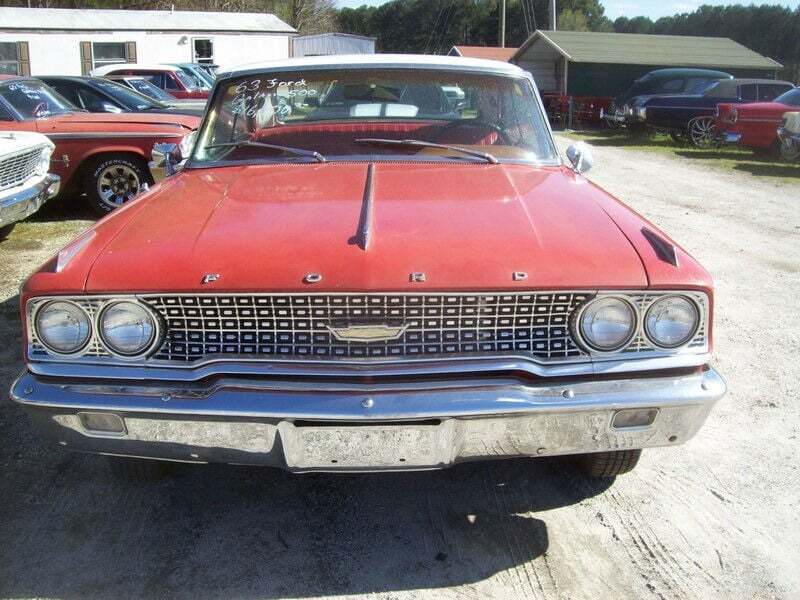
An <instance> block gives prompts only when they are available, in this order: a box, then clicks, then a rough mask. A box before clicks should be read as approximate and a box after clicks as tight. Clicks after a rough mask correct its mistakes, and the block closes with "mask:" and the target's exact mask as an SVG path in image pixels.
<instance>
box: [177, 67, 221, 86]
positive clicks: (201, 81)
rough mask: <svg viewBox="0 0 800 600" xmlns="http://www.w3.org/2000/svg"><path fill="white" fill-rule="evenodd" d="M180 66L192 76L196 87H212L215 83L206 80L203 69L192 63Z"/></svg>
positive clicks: (183, 71)
mask: <svg viewBox="0 0 800 600" xmlns="http://www.w3.org/2000/svg"><path fill="white" fill-rule="evenodd" d="M180 68H181V72H182V73H183V74H184V75H188V76H189V77H190V78H191V80H192V81H193V82H194V86H195V87H197V88H211V85H213V84H210V83H209V82H208V81H206V75H205V73H204V72H203V70H202V69H195V68H194V67H192V66H190V65H181V66H180Z"/></svg>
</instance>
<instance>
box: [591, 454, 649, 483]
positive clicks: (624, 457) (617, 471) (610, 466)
mask: <svg viewBox="0 0 800 600" xmlns="http://www.w3.org/2000/svg"><path fill="white" fill-rule="evenodd" d="M641 456H642V451H641V450H616V451H614V452H596V453H594V454H581V455H580V456H577V457H575V460H576V463H577V466H578V468H579V469H580V470H581V471H583V472H584V473H585V474H586V475H589V476H590V477H616V476H617V475H622V474H623V473H628V472H630V471H633V469H634V467H635V466H636V464H637V463H638V462H639V457H641Z"/></svg>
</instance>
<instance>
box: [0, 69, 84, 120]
mask: <svg viewBox="0 0 800 600" xmlns="http://www.w3.org/2000/svg"><path fill="white" fill-rule="evenodd" d="M0 96H2V97H3V99H4V100H6V101H7V102H8V103H9V104H11V106H13V107H14V108H15V109H16V111H17V112H18V113H19V114H20V115H22V118H23V119H41V118H43V117H49V116H50V115H60V114H64V113H70V112H73V111H76V110H78V109H77V108H76V107H75V106H73V105H72V104H70V102H69V100H67V99H66V98H64V97H63V96H61V95H59V94H58V93H57V92H56V91H55V90H53V89H52V88H50V87H48V86H46V85H45V84H43V83H42V82H40V81H33V80H31V79H22V80H20V81H11V82H9V83H7V84H5V85H0Z"/></svg>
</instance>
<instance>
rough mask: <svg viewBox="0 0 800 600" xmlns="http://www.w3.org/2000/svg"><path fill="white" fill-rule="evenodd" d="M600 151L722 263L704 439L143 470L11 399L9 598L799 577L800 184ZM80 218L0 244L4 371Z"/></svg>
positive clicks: (484, 591)
mask: <svg viewBox="0 0 800 600" xmlns="http://www.w3.org/2000/svg"><path fill="white" fill-rule="evenodd" d="M559 143H560V144H561V145H562V147H563V146H564V145H566V140H561V139H560V140H559ZM595 158H596V167H595V169H594V171H592V173H591V177H592V178H593V179H594V180H595V181H597V182H598V183H599V184H600V185H603V186H604V187H606V188H607V189H609V190H610V191H612V192H613V193H615V194H617V195H618V196H620V197H621V198H622V199H624V200H625V201H627V202H628V203H629V204H630V205H632V206H633V207H634V208H635V209H636V210H638V211H640V212H641V213H643V214H644V215H646V216H647V217H648V218H650V219H651V220H653V221H654V222H655V223H657V224H658V225H660V226H661V227H663V228H664V229H665V230H666V231H668V232H670V233H671V234H672V235H673V236H674V237H675V238H676V239H678V240H679V241H680V242H681V243H682V244H683V245H684V246H685V247H686V248H687V249H688V250H689V251H690V252H691V253H692V254H694V255H695V256H696V257H697V258H698V259H699V260H700V261H701V262H702V263H703V264H704V265H705V266H706V267H707V268H708V269H709V270H710V271H711V272H712V273H713V274H714V275H715V277H716V281H717V286H718V292H717V305H716V330H715V338H716V348H715V351H716V356H717V358H716V363H717V366H718V368H719V370H720V371H721V372H722V374H723V375H724V376H725V377H726V378H727V380H728V384H729V388H730V392H729V395H728V396H727V397H726V399H724V400H723V401H722V402H721V403H720V404H718V406H717V408H716V409H715V411H714V412H713V413H712V416H711V418H710V419H709V421H708V423H707V424H706V426H705V427H704V428H703V429H702V430H701V432H700V433H699V434H698V436H697V437H696V438H695V439H694V440H692V441H691V442H689V443H688V444H686V445H684V446H681V447H679V448H671V449H663V450H660V449H659V450H650V451H646V452H645V454H644V456H643V458H642V461H641V463H640V465H639V467H638V468H637V470H636V471H634V472H633V473H632V474H630V475H627V476H624V477H620V478H618V480H617V481H616V482H615V483H614V484H613V485H612V486H609V484H608V483H594V482H590V481H587V480H585V479H580V478H577V477H575V476H574V474H573V473H572V472H571V471H570V470H569V469H568V468H566V466H565V464H564V462H563V461H560V460H554V459H552V460H551V459H543V460H538V461H536V460H512V461H507V462H500V463H482V464H474V465H462V466H458V467H456V468H453V469H450V470H447V471H441V472H428V473H413V474H402V473H395V474H375V475H358V476H356V475H339V476H332V475H302V476H297V475H289V474H285V473H282V472H278V471H272V470H267V469H245V468H231V467H216V466H210V467H185V468H181V469H180V470H179V471H178V472H177V473H176V476H175V477H174V478H172V479H169V480H166V481H163V482H159V483H155V484H151V485H136V484H132V483H125V482H119V481H117V480H115V479H113V478H112V476H111V475H110V473H109V472H108V471H107V469H106V467H105V464H104V462H103V460H102V459H99V458H97V457H92V456H81V455H70V454H66V453H62V452H60V451H59V450H58V449H56V448H51V447H49V446H43V445H42V444H40V442H39V441H38V440H37V438H36V436H35V434H34V432H33V431H32V429H31V427H30V424H29V421H28V419H27V417H26V416H25V415H24V414H23V413H22V412H21V411H20V410H19V409H18V408H17V407H16V406H15V405H13V404H11V403H10V402H0V469H1V472H2V479H1V480H0V539H1V540H2V541H0V597H2V598H17V597H21V598H32V597H54V598H76V597H81V598H108V597H125V598H130V597H147V598H155V597H170V598H180V597H185V598H204V597H224V598H240V597H261V598H275V597H304V598H305V597H317V596H325V597H328V596H335V595H344V596H351V595H353V596H354V595H360V594H369V595H376V596H377V595H380V596H385V597H391V598H400V597H403V598H416V597H421V596H431V597H437V598H455V597H459V598H460V597H475V598H478V597H481V598H483V597H496V598H504V599H505V598H517V597H526V598H528V597H534V598H602V597H611V598H619V597H640V598H650V597H653V598H704V599H705V598H787V599H788V598H797V597H798V596H800V571H798V569H797V562H798V559H800V551H799V550H798V548H800V520H799V519H798V518H797V514H798V509H800V473H798V464H800V461H799V460H798V459H799V458H800V451H799V450H798V448H800V445H798V425H800V412H798V411H797V410H796V406H795V405H794V402H795V401H796V398H797V397H798V396H800V389H798V380H800V366H799V364H800V363H798V360H797V354H798V350H800V334H799V333H798V332H800V326H797V325H795V326H790V325H788V324H789V323H790V322H791V321H792V320H793V319H795V318H796V317H797V314H798V313H797V309H796V307H795V303H796V298H797V297H798V294H800V276H799V275H798V273H799V272H800V182H798V184H797V185H779V184H768V183H765V182H764V181H763V180H759V179H758V178H757V177H754V176H752V175H750V174H746V173H741V172H726V171H722V170H720V171H716V170H711V171H709V169H708V168H706V167H698V166H695V165H692V164H691V162H690V161H688V160H685V159H676V158H674V157H671V156H666V155H659V154H652V153H637V152H635V151H630V150H624V149H619V148H613V147H603V148H597V149H596V151H595ZM87 224H88V221H87V220H85V217H82V216H80V215H78V216H74V215H70V216H68V217H62V216H61V215H60V213H59V212H58V211H55V210H48V212H47V213H46V214H45V216H44V217H43V218H42V217H40V219H39V220H38V221H36V222H32V223H26V224H24V225H22V226H20V227H19V228H18V230H17V231H15V233H14V234H13V235H12V237H11V238H10V239H9V240H7V241H5V242H3V243H2V244H0V274H1V275H2V277H0V282H1V283H0V292H1V295H0V302H2V303H1V304H0V331H1V332H2V333H3V337H2V339H3V344H2V346H1V347H0V353H1V354H0V385H2V386H3V387H4V388H7V387H8V386H9V385H10V384H11V380H12V378H13V376H14V375H15V374H16V373H17V372H18V371H19V370H20V369H21V366H22V365H21V362H20V335H19V322H18V317H17V295H16V294H17V288H18V286H19V283H20V282H21V280H22V279H23V278H24V276H25V275H26V274H27V273H29V272H30V271H32V270H33V269H34V268H35V267H36V265H38V264H39V263H41V262H43V261H44V260H45V259H46V258H47V257H48V256H49V255H51V254H52V253H53V252H54V250H55V249H57V248H58V247H59V246H61V245H62V244H63V243H64V242H66V241H67V240H68V239H69V238H70V237H71V236H72V235H73V234H74V233H76V232H77V231H79V230H81V229H82V228H84V227H86V226H87ZM761 315H764V316H769V317H770V318H769V320H767V319H765V318H763V317H762V318H761V319H758V317H759V316H761ZM784 324H787V325H784Z"/></svg>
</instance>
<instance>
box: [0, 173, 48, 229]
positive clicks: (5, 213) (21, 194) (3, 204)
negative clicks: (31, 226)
mask: <svg viewBox="0 0 800 600" xmlns="http://www.w3.org/2000/svg"><path fill="white" fill-rule="evenodd" d="M60 186H61V178H60V177H59V176H58V175H47V177H45V178H44V179H43V180H42V181H40V182H39V183H37V184H35V185H32V186H30V187H26V188H24V189H22V190H20V191H18V192H15V193H12V194H10V195H8V196H3V195H0V227H2V226H5V225H10V224H11V223H16V222H17V221H22V220H23V219H25V218H27V217H29V216H30V215H32V214H33V213H35V212H36V211H37V210H39V208H41V206H42V204H44V203H45V202H46V201H47V200H49V199H50V198H52V197H53V196H55V195H56V194H58V190H59V188H60Z"/></svg>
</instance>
